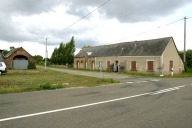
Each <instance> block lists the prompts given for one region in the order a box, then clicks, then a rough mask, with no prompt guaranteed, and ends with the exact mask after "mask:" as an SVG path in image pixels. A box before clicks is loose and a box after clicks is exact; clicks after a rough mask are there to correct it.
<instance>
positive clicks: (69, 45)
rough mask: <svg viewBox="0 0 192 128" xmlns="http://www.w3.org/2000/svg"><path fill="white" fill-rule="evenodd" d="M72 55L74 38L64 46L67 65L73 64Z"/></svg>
mask: <svg viewBox="0 0 192 128" xmlns="http://www.w3.org/2000/svg"><path fill="white" fill-rule="evenodd" d="M74 53H75V40H74V36H73V37H72V38H71V41H70V42H69V43H67V44H66V55H67V63H68V64H73V61H74Z"/></svg>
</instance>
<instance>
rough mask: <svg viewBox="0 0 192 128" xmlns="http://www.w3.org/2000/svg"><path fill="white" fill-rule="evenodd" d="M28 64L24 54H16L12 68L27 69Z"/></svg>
mask: <svg viewBox="0 0 192 128" xmlns="http://www.w3.org/2000/svg"><path fill="white" fill-rule="evenodd" d="M28 64H29V61H28V58H27V57H26V56H22V55H18V56H15V57H14V58H13V69H27V67H28Z"/></svg>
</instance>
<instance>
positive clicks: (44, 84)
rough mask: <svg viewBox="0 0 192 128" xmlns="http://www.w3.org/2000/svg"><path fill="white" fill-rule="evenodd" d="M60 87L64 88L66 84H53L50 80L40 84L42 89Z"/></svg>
mask: <svg viewBox="0 0 192 128" xmlns="http://www.w3.org/2000/svg"><path fill="white" fill-rule="evenodd" d="M59 88H64V86H63V85H61V84H56V85H51V84H50V83H49V82H46V83H43V84H40V85H39V89H40V90H53V89H59Z"/></svg>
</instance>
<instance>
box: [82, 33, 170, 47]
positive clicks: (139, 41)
mask: <svg viewBox="0 0 192 128" xmlns="http://www.w3.org/2000/svg"><path fill="white" fill-rule="evenodd" d="M167 38H173V37H172V36H169V37H162V38H154V39H146V40H138V41H137V40H136V41H128V42H119V43H114V44H105V45H98V46H90V47H86V48H85V49H89V48H96V47H103V46H112V45H119V44H125V43H130V44H131V43H141V42H146V41H153V40H162V39H167Z"/></svg>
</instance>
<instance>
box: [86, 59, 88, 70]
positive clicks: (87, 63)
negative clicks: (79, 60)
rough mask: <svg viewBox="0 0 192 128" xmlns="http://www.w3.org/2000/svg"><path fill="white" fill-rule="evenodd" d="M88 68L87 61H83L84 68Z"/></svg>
mask: <svg viewBox="0 0 192 128" xmlns="http://www.w3.org/2000/svg"><path fill="white" fill-rule="evenodd" d="M87 68H88V63H87V61H85V69H87Z"/></svg>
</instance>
